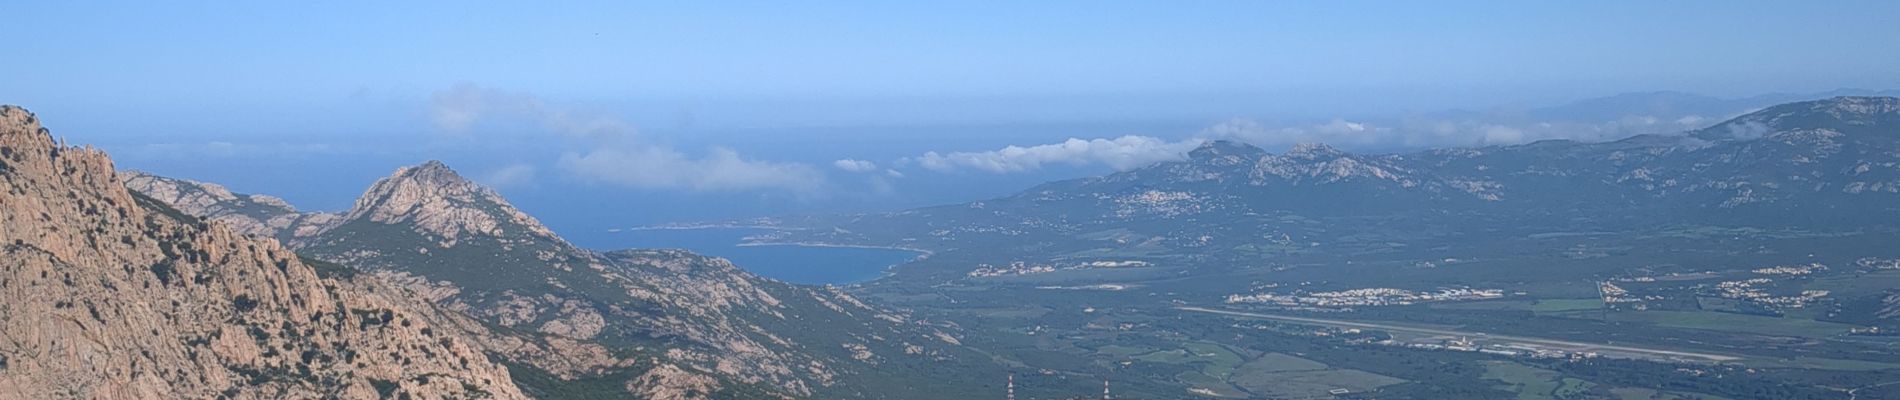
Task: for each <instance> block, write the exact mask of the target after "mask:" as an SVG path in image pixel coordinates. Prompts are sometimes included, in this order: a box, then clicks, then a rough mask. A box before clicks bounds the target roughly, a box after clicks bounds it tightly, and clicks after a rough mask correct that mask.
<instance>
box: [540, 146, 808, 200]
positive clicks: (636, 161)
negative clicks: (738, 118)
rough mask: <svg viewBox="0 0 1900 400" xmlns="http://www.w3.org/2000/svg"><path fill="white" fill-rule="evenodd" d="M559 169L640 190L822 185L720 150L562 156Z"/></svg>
mask: <svg viewBox="0 0 1900 400" xmlns="http://www.w3.org/2000/svg"><path fill="white" fill-rule="evenodd" d="M559 164H560V166H561V169H563V170H565V171H567V172H568V173H571V174H573V175H574V176H577V177H580V178H581V179H584V180H588V181H592V182H601V183H609V184H616V185H621V186H627V187H634V188H642V189H690V190H698V191H740V190H752V189H779V190H786V191H792V192H801V193H810V192H812V191H814V190H816V189H817V188H818V187H819V186H821V185H822V183H823V182H824V175H823V174H820V173H819V172H818V171H817V169H815V168H812V167H811V166H809V165H805V164H798V163H776V162H766V161H757V160H747V159H745V158H743V157H740V156H739V153H737V152H733V151H732V150H728V149H724V148H715V149H713V150H712V151H711V152H710V154H707V155H706V156H705V157H701V158H693V157H689V156H687V155H685V154H682V153H680V152H679V151H676V150H673V149H670V148H665V147H659V146H632V147H612V148H599V149H594V150H591V151H588V152H585V153H567V154H564V155H562V156H561V160H560V162H559Z"/></svg>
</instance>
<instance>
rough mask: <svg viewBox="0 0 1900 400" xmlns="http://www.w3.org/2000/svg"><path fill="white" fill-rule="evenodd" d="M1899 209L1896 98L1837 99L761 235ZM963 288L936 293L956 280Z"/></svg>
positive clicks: (1822, 218)
mask: <svg viewBox="0 0 1900 400" xmlns="http://www.w3.org/2000/svg"><path fill="white" fill-rule="evenodd" d="M1897 200H1900V99H1896V98H1892V97H1837V98H1832V99H1826V100H1817V101H1809V102H1799V103H1789V104H1784V105H1779V106H1774V107H1769V108H1765V109H1762V110H1760V111H1757V112H1755V113H1750V114H1747V115H1743V116H1741V117H1737V118H1735V119H1733V120H1731V121H1728V122H1724V123H1721V124H1717V125H1715V126H1712V127H1709V128H1706V129H1702V130H1698V131H1694V132H1688V133H1685V134H1681V135H1666V136H1665V135H1643V136H1637V137H1632V138H1627V139H1623V140H1618V141H1612V142H1601V143H1582V142H1574V141H1561V140H1556V141H1543V142H1536V143H1529V144H1522V145H1512V146H1490V147H1478V148H1452V149H1439V150H1431V151H1422V152H1415V153H1405V154H1385V155H1361V154H1352V153H1347V152H1343V151H1339V150H1337V149H1333V148H1330V147H1326V146H1324V145H1301V146H1297V147H1295V148H1294V149H1292V150H1290V151H1288V152H1286V153H1283V154H1271V153H1269V152H1267V151H1264V150H1261V149H1259V148H1256V147H1253V146H1249V145H1246V144H1241V143H1235V142H1226V141H1210V142H1208V143H1206V144H1204V145H1203V146H1201V147H1200V148H1198V149H1195V150H1193V151H1192V152H1190V154H1189V155H1188V157H1187V159H1186V160H1183V161H1179V162H1165V163H1159V164H1155V165H1151V166H1147V167H1143V168H1137V169H1134V170H1129V171H1124V172H1117V173H1113V174H1109V175H1105V176H1100V177H1092V178H1083V179H1075V180H1068V181H1061V182H1052V183H1049V184H1044V185H1041V186H1037V187H1035V188H1031V189H1029V190H1026V191H1024V192H1022V193H1019V194H1016V195H1013V196H1009V197H1004V198H999V199H994V200H986V201H980V202H973V203H968V204H962V205H953V206H940V207H928V208H920V209H914V210H907V211H901V212H894V213H881V214H866V215H845V216H817V217H805V218H796V219H784V220H774V219H768V220H764V221H762V222H763V223H764V224H766V225H772V226H777V227H780V228H785V229H784V230H782V231H781V232H780V233H779V234H778V235H776V236H773V237H768V238H766V239H765V240H766V241H775V242H808V243H833V244H854V245H875V246H899V247H915V248H923V249H929V250H935V251H940V252H941V251H954V250H958V249H978V248H981V249H986V250H985V251H986V252H987V255H988V256H989V257H988V258H985V259H983V260H982V262H991V263H994V262H1009V261H1052V260H1086V259H1095V258H1103V257H1105V256H1108V255H1122V256H1137V257H1162V256H1169V257H1226V258H1235V259H1237V260H1248V259H1259V258H1260V257H1262V256H1265V255H1270V254H1283V253H1286V252H1297V251H1300V249H1301V248H1313V247H1318V246H1330V245H1340V244H1352V245H1353V246H1357V247H1356V248H1363V249H1366V250H1367V251H1376V250H1377V249H1378V248H1379V247H1381V246H1385V247H1391V246H1390V244H1391V243H1402V242H1406V241H1410V239H1407V238H1413V239H1416V238H1420V237H1435V238H1440V239H1445V238H1451V237H1457V236H1463V237H1469V238H1471V240H1487V239H1485V238H1489V237H1494V236H1496V235H1505V234H1511V233H1512V232H1516V234H1519V235H1523V234H1535V233H1538V232H1549V231H1571V232H1575V231H1621V230H1629V229H1649V228H1655V227H1663V226H1671V225H1698V224H1708V225H1749V226H1762V227H1780V228H1787V229H1851V228H1853V227H1892V226H1900V201H1897ZM755 222H759V221H755ZM1335 250H1337V248H1335ZM1011 257H1014V258H1016V259H1014V260H1011V259H1008V258H1011ZM995 258H1001V259H995ZM965 268H969V267H965ZM955 272H958V273H956V274H941V275H933V277H934V278H933V279H956V278H960V277H961V272H962V271H955ZM901 273H903V272H902V271H900V274H901Z"/></svg>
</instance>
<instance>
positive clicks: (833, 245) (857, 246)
mask: <svg viewBox="0 0 1900 400" xmlns="http://www.w3.org/2000/svg"><path fill="white" fill-rule="evenodd" d="M733 246H737V247H760V246H798V247H829V248H844V249H874V250H902V251H908V252H912V253H917V254H918V258H923V257H929V256H933V255H936V254H937V252H934V251H930V250H924V249H919V248H915V247H897V246H875V245H868V244H836V243H818V242H796V243H776V242H742V243H739V244H735V245H733ZM912 261H915V260H912Z"/></svg>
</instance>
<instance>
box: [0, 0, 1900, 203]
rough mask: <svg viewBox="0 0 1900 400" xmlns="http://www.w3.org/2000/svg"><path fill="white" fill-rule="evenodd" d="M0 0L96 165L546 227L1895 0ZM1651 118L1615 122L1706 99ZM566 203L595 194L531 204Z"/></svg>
mask: <svg viewBox="0 0 1900 400" xmlns="http://www.w3.org/2000/svg"><path fill="white" fill-rule="evenodd" d="M470 3H479V4H470ZM6 9H7V14H8V15H9V21H8V23H7V24H5V25H0V35H4V37H7V38H10V39H12V41H11V42H10V43H9V44H8V46H7V54H8V55H7V59H8V60H7V61H6V62H4V63H0V102H4V103H12V104H20V105H24V106H26V107H28V108H29V109H32V110H34V111H36V112H38V113H39V114H40V115H41V116H42V117H43V118H44V119H45V120H47V121H48V123H49V125H51V126H52V127H53V128H54V129H55V130H56V132H58V133H59V134H61V135H64V136H67V137H69V138H71V139H72V140H73V141H74V142H76V143H96V144H99V145H101V146H103V147H105V148H106V149H107V150H109V151H113V152H114V153H115V154H118V156H119V157H118V158H119V160H120V162H121V164H122V165H124V166H128V167H133V168H141V169H149V170H154V171H158V172H161V173H168V174H173V175H182V176H184V177H189V178H197V179H206V180H213V181H220V182H227V183H230V184H231V185H232V186H234V187H236V188H237V189H240V190H247V191H255V192H267V193H277V194H284V195H285V196H286V197H289V198H290V199H291V200H292V201H293V202H296V203H298V204H304V205H306V207H312V208H338V207H342V206H345V205H347V204H348V200H349V199H350V198H351V197H352V196H354V195H355V193H357V192H358V191H360V188H361V187H363V186H366V185H367V184H368V181H369V180H372V179H374V178H375V177H376V176H379V175H382V174H384V173H387V172H388V170H389V169H393V168H394V167H395V166H398V165H403V164H413V163H416V162H420V161H421V160H425V159H432V158H439V159H445V160H447V161H449V162H450V163H451V165H455V166H457V167H458V168H459V169H462V170H463V171H464V172H465V173H468V174H469V175H472V176H479V177H482V179H487V180H488V181H490V182H492V183H495V184H498V185H500V186H503V191H504V193H507V194H510V195H511V196H512V197H517V198H523V199H524V200H522V202H523V203H528V204H524V207H525V208H531V209H530V211H531V212H534V211H537V210H534V209H532V208H536V207H539V208H543V209H546V210H549V211H548V212H538V214H557V215H554V216H552V217H546V218H547V219H550V220H554V221H561V222H565V221H569V220H572V221H599V220H603V219H605V220H627V221H630V222H641V221H657V220H671V219H691V218H697V217H704V216H724V215H745V214H748V213H752V214H764V213H777V212H804V211H815V210H816V211H824V210H836V209H852V208H889V207H898V206H907V205H917V204H931V203H939V202H947V201H961V200H970V199H975V198H981V197H983V196H992V195H996V194H1001V193H1006V192H1007V191H1009V190H1015V189H1020V188H1021V187H1024V186H1027V185H1030V184H1033V183H1035V182H1038V181H1041V180H1046V179H1054V178H1061V177H1068V176H1080V175H1084V174H1091V173H1099V172H1102V171H1106V170H1109V169H1114V168H1120V167H1122V165H1124V164H1128V163H1137V162H1142V161H1146V160H1149V158H1143V157H1160V158H1162V159H1165V158H1166V156H1167V154H1170V152H1174V151H1176V150H1178V149H1179V147H1180V146H1183V145H1184V144H1182V143H1186V142H1190V141H1193V140H1197V139H1200V138H1205V137H1210V135H1216V136H1218V135H1228V136H1232V137H1236V138H1243V139H1250V141H1255V142H1256V143H1261V144H1263V145H1268V146H1273V145H1284V144H1287V143H1291V142H1293V141H1305V140H1318V141H1327V142H1338V143H1344V144H1345V146H1343V147H1348V148H1354V147H1357V148H1364V149H1393V148H1415V147H1423V146H1434V145H1478V144H1494V143H1509V142H1513V141H1524V140H1536V139H1542V138H1583V139H1591V138H1601V137H1605V136H1614V135H1620V134H1625V133H1629V132H1636V131H1637V130H1634V129H1639V128H1630V126H1631V125H1630V124H1631V122H1629V121H1631V120H1628V119H1625V120H1623V121H1586V122H1584V123H1580V125H1577V126H1569V125H1564V126H1565V127H1566V128H1563V129H1558V130H1538V129H1533V128H1526V127H1525V126H1523V125H1512V124H1513V123H1522V122H1525V121H1516V122H1503V120H1497V119H1486V120H1483V121H1454V122H1456V123H1451V124H1449V125H1447V124H1444V123H1439V124H1435V125H1431V126H1452V127H1453V128H1446V129H1440V130H1438V131H1432V132H1425V130H1424V129H1423V128H1418V127H1419V126H1425V125H1426V124H1422V123H1419V122H1418V120H1417V119H1418V118H1420V117H1419V116H1420V115H1435V114H1432V113H1434V112H1439V111H1442V110H1450V109H1471V110H1503V109H1528V108H1534V107H1541V106H1550V105H1557V104H1563V103H1566V102H1569V101H1573V100H1577V99H1582V98H1589V97H1597V96H1607V95H1612V94H1617V93H1624V92H1643V91H1655V90H1677V91H1686V92H1692V93H1698V94H1705V95H1712V96H1717V97H1724V98H1740V97H1746V96H1753V95H1758V94H1763V93H1770V92H1796V93H1806V92H1821V91H1827V90H1832V89H1836V88H1847V87H1853V88H1868V89H1893V88H1900V74H1895V73H1894V72H1895V71H1900V51H1894V50H1895V48H1894V47H1895V45H1894V43H1900V24H1895V23H1893V21H1895V20H1896V19H1897V18H1900V3H1896V2H1878V1H1840V2H1820V3H1816V2H1750V1H1720V2H1717V1H1708V2H1701V1H1674V2H1647V1H1645V2H1635V1H1630V2H1620V1H1618V2H1588V3H1585V2H1355V1H1344V2H1264V1H1249V2H1221V1H1197V2H1112V1H1089V2H1055V1H1052V2H804V3H791V2H717V3H715V2H655V3H644V4H637V3H632V2H597V3H593V2H571V3H564V4H553V5H549V4H532V3H526V2H523V3H513V4H509V3H501V2H307V3H289V2H258V3H240V4H227V3H192V2H117V3H113V2H105V3H79V2H36V3H29V4H10V5H8V6H7V7H6ZM445 115H451V116H452V115H461V116H465V117H467V118H465V119H467V121H464V122H466V123H461V124H456V123H448V122H445V121H446V120H445V119H444V118H445ZM1631 117H1637V119H1639V120H1643V121H1650V120H1658V119H1657V118H1651V117H1659V116H1647V115H1645V116H1631ZM1667 117H1668V118H1662V119H1660V120H1662V121H1664V123H1663V125H1667V126H1666V127H1647V128H1640V129H1655V130H1662V129H1678V128H1690V127H1693V126H1694V125H1696V124H1699V123H1705V121H1707V120H1711V119H1718V118H1721V117H1725V115H1688V116H1667ZM1643 118H1647V119H1643ZM1441 122H1442V121H1441ZM1645 123H1651V124H1653V121H1652V122H1645ZM1672 123H1673V124H1675V125H1669V124H1672ZM576 124H591V125H585V126H592V127H594V128H581V127H577V126H581V125H576ZM1605 124H1612V125H1614V126H1610V125H1605ZM601 126H609V127H610V128H606V130H609V131H611V132H608V133H601V132H593V133H587V132H581V131H584V130H586V129H595V128H600V127H601ZM1606 126H1610V127H1608V128H1606ZM1210 132H1212V133H1210ZM1236 132H1238V133H1236ZM1578 132H1584V133H1578ZM1131 135H1133V136H1135V137H1139V138H1149V139H1155V140H1154V141H1117V140H1118V139H1124V138H1126V137H1129V136H1131ZM1069 138H1076V139H1078V140H1079V141H1080V144H1076V143H1071V144H1070V145H1066V146H1065V145H1061V144H1060V143H1062V142H1064V141H1065V140H1067V139H1069ZM1096 139H1100V141H1092V140H1096ZM1010 145H1016V146H1021V147H1022V148H1024V149H1028V150H1025V151H1019V152H1016V153H1012V154H1017V155H1015V156H1010V155H1006V154H1005V153H1004V152H1001V151H1002V150H1003V149H1004V148H1005V146H1010ZM1039 145H1041V146H1044V147H1035V146H1039ZM1137 146H1139V147H1140V148H1136V147H1137ZM932 152H934V153H935V154H936V155H937V156H936V157H934V158H932V157H931V156H930V154H932ZM1130 152H1137V153H1138V154H1140V155H1141V156H1138V157H1134V158H1128V157H1122V156H1114V155H1115V154H1121V155H1124V156H1125V155H1126V154H1130ZM1116 157H1120V158H1116ZM655 159H659V160H662V161H664V162H655V161H652V160H655ZM846 161H850V162H849V163H847V162H846ZM857 162H868V163H867V164H857ZM846 164H850V165H852V166H853V167H850V168H848V169H847V168H846V167H845V165H846ZM872 165H875V167H872ZM860 167H862V168H860ZM635 169H644V171H640V172H638V173H628V172H626V171H628V170H635ZM787 182H793V183H787ZM576 198H585V199H588V200H587V201H589V202H592V204H604V205H599V206H596V207H593V208H587V207H582V208H583V209H585V210H584V211H585V213H599V212H609V213H612V214H614V215H613V216H611V217H609V218H601V217H599V216H598V215H582V214H584V213H583V212H582V211H575V212H573V214H574V215H573V216H571V217H569V216H564V215H558V214H561V213H563V212H566V211H567V210H568V209H569V208H571V207H569V206H570V204H569V202H572V201H575V200H571V199H576ZM708 204H713V205H708ZM530 206H532V207H530ZM711 207H717V208H716V209H714V208H711ZM632 209H638V210H640V211H625V210H632ZM557 228H560V226H557ZM596 228H600V226H596V225H588V224H586V223H581V222H575V223H573V229H587V230H592V229H596Z"/></svg>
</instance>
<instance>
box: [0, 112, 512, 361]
mask: <svg viewBox="0 0 1900 400" xmlns="http://www.w3.org/2000/svg"><path fill="white" fill-rule="evenodd" d="M0 178H3V179H4V186H5V187H6V188H5V191H4V192H0V243H4V246H5V250H4V253H0V397H4V398H108V399H109V398H384V397H408V398H504V399H507V398H525V395H524V394H523V393H522V392H521V391H520V390H519V389H518V388H517V387H516V386H515V385H514V379H513V378H512V377H511V375H510V374H509V371H508V370H507V369H506V368H504V367H502V366H501V365H499V364H496V363H494V362H491V361H489V360H488V358H487V357H486V355H484V354H483V352H482V350H481V348H480V347H477V346H476V345H475V344H474V343H472V341H471V340H470V339H469V338H467V337H463V336H458V335H454V334H452V332H449V331H446V330H438V329H437V325H436V324H437V323H438V322H441V320H439V319H436V318H434V317H432V316H431V313H430V312H428V311H427V310H423V311H418V310H415V309H412V308H410V306H411V303H410V302H408V301H407V300H406V299H405V298H401V297H392V296H390V293H388V292H384V291H379V290H376V289H375V288H374V287H372V286H359V285H356V284H353V283H351V282H348V281H345V280H339V279H338V278H337V277H335V276H327V277H326V276H324V275H321V274H323V272H322V271H320V270H318V269H316V268H313V267H312V266H311V265H310V264H309V263H306V262H305V261H303V260H300V259H299V258H298V257H297V256H296V255H295V254H294V253H292V252H291V251H290V249H287V248H285V247H283V246H281V245H279V244H278V242H276V241H274V240H259V239H255V238H252V237H248V236H246V235H243V234H241V233H239V232H237V231H236V230H234V229H233V228H232V227H230V226H227V225H225V224H224V223H220V222H206V221H203V220H199V219H197V218H194V217H191V216H187V215H184V214H182V213H179V212H178V211H176V210H175V209H172V208H170V207H169V206H167V205H165V204H163V203H161V202H157V201H154V200H152V199H151V198H149V197H145V196H143V195H138V194H135V193H133V192H131V191H128V190H126V189H125V187H124V186H123V185H122V184H121V179H122V177H121V176H119V175H118V173H117V171H115V170H114V167H113V164H112V162H111V160H110V159H109V158H107V157H106V155H105V154H104V153H103V152H100V151H98V150H93V149H90V148H71V147H65V146H63V145H60V144H56V143H55V142H54V140H53V139H52V137H51V135H50V132H49V131H47V130H45V129H44V128H42V127H41V126H40V124H39V121H38V120H37V119H36V118H35V117H34V116H33V115H32V114H31V113H28V112H26V111H25V110H23V109H20V108H17V107H12V106H0Z"/></svg>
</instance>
